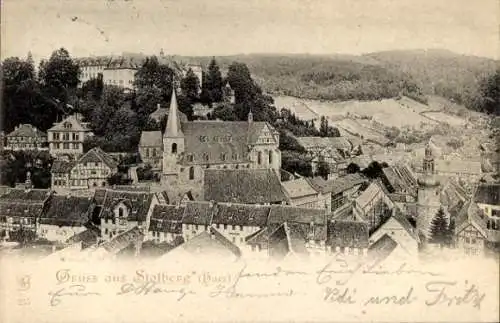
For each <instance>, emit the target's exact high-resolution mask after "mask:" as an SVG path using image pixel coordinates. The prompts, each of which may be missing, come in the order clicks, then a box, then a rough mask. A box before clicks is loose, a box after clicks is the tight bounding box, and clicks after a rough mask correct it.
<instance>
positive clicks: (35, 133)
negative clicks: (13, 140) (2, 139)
mask: <svg viewBox="0 0 500 323" xmlns="http://www.w3.org/2000/svg"><path fill="white" fill-rule="evenodd" d="M7 137H31V138H40V139H41V138H45V139H47V134H46V133H45V132H42V131H40V130H38V129H37V128H36V127H34V126H32V125H30V124H22V125H20V126H18V127H17V128H16V129H15V130H14V131H12V132H11V133H9V134H8V135H7Z"/></svg>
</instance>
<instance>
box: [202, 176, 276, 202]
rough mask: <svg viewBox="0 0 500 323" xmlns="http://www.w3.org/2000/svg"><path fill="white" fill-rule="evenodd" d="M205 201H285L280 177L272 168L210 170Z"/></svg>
mask: <svg viewBox="0 0 500 323" xmlns="http://www.w3.org/2000/svg"><path fill="white" fill-rule="evenodd" d="M204 197H205V200H207V201H210V200H214V201H217V202H237V203H249V204H254V203H273V202H282V201H285V200H286V197H285V194H284V193H283V191H282V189H281V184H280V179H279V177H278V176H277V175H276V173H275V172H274V171H272V170H270V169H207V170H205V172H204Z"/></svg>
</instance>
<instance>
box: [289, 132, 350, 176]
mask: <svg viewBox="0 0 500 323" xmlns="http://www.w3.org/2000/svg"><path fill="white" fill-rule="evenodd" d="M297 141H298V143H299V144H300V145H301V146H302V147H304V149H305V150H306V151H307V153H308V154H309V156H310V158H311V167H312V171H313V173H314V172H316V170H317V169H318V165H319V163H320V162H325V163H326V164H327V165H328V166H329V169H330V171H331V172H332V173H338V172H339V171H340V170H342V169H345V167H346V159H347V158H349V157H350V155H351V152H352V150H353V146H352V143H351V142H350V141H349V140H348V139H347V138H346V137H297Z"/></svg>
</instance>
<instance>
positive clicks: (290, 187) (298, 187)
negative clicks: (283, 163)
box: [281, 178, 318, 199]
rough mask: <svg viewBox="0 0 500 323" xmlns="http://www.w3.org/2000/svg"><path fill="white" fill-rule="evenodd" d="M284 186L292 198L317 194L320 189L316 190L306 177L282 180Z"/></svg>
mask: <svg viewBox="0 0 500 323" xmlns="http://www.w3.org/2000/svg"><path fill="white" fill-rule="evenodd" d="M281 185H283V188H284V190H285V192H286V193H287V195H288V196H289V197H290V198H292V199H293V198H297V197H302V196H309V195H316V194H318V191H317V190H315V189H314V188H313V187H312V186H311V184H310V183H309V181H308V180H307V179H305V178H298V179H294V180H291V181H286V182H282V183H281Z"/></svg>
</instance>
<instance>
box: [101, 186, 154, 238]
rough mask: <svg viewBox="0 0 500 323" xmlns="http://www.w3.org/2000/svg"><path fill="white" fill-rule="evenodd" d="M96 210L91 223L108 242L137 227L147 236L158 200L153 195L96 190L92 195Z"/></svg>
mask: <svg viewBox="0 0 500 323" xmlns="http://www.w3.org/2000/svg"><path fill="white" fill-rule="evenodd" d="M94 202H95V204H96V209H95V211H94V212H93V215H92V221H93V222H94V223H96V222H98V223H96V224H98V225H99V226H100V228H101V236H102V238H103V239H105V240H109V239H111V238H113V237H115V236H117V235H119V234H121V233H122V232H125V231H127V230H130V229H131V228H134V227H138V228H139V229H141V230H142V232H143V234H144V236H146V235H147V232H148V227H149V222H150V220H151V215H152V213H153V209H154V207H155V205H157V204H159V203H158V198H157V197H156V195H155V194H154V193H145V192H130V191H118V190H112V189H98V190H96V193H95V195H94Z"/></svg>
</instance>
